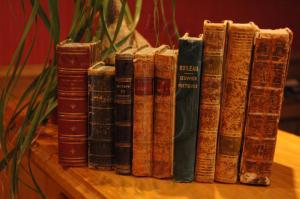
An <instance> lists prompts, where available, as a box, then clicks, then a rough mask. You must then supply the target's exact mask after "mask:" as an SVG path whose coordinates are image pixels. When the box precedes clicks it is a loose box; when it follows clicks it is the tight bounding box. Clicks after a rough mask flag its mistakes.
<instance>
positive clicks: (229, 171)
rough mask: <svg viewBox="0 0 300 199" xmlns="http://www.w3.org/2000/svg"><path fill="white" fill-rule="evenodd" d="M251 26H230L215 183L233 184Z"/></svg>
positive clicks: (238, 146)
mask: <svg viewBox="0 0 300 199" xmlns="http://www.w3.org/2000/svg"><path fill="white" fill-rule="evenodd" d="M257 29H258V28H257V26H255V25H254V24H253V23H247V24H235V23H229V27H228V31H229V32H228V49H227V55H226V64H225V68H224V83H223V95H222V102H221V116H220V126H219V135H218V148H217V158H216V171H215V181H218V182H223V183H236V182H237V176H238V163H239V156H240V150H241V141H242V136H243V130H244V118H245V111H246V100H247V90H248V77H249V72H250V63H251V55H252V49H253V41H254V35H255V33H256V31H257Z"/></svg>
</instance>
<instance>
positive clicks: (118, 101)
mask: <svg viewBox="0 0 300 199" xmlns="http://www.w3.org/2000/svg"><path fill="white" fill-rule="evenodd" d="M133 70H134V68H133V57H132V56H131V57H126V58H125V57H124V58H123V57H122V58H120V57H117V58H116V78H115V90H116V92H115V136H114V138H115V155H116V168H115V169H116V172H117V173H119V174H130V173H131V159H132V117H133Z"/></svg>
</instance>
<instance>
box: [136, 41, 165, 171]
mask: <svg viewBox="0 0 300 199" xmlns="http://www.w3.org/2000/svg"><path fill="white" fill-rule="evenodd" d="M166 47H167V46H161V47H159V48H150V47H149V48H145V49H142V50H141V51H138V52H137V53H136V54H135V58H134V105H133V140H132V144H133V151H132V153H133V154H132V155H133V156H132V174H133V175H135V176H152V164H153V159H152V153H153V104H154V96H153V95H154V93H153V91H154V88H153V87H154V82H153V80H154V56H155V53H156V52H160V51H161V50H163V49H164V48H166Z"/></svg>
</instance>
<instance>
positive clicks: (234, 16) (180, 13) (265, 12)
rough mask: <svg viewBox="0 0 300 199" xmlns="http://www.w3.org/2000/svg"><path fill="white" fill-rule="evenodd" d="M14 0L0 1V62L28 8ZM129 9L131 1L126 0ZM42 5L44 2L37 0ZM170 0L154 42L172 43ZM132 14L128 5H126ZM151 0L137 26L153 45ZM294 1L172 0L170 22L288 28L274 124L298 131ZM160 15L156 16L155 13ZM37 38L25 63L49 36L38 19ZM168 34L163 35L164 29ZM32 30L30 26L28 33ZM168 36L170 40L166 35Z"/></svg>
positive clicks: (68, 10) (64, 5)
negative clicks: (290, 35)
mask: <svg viewBox="0 0 300 199" xmlns="http://www.w3.org/2000/svg"><path fill="white" fill-rule="evenodd" d="M20 2H21V1H20V0H0V16H1V18H0V67H3V66H5V65H8V64H9V61H10V59H11V57H12V53H13V52H14V50H15V48H16V46H17V44H18V41H19V39H20V36H21V33H22V30H23V28H24V22H25V20H24V19H25V18H26V17H28V15H29V13H30V9H31V8H30V6H29V4H28V2H29V0H25V11H26V14H25V16H24V14H23V12H22V6H21V3H20ZM128 2H129V3H130V5H131V7H132V8H133V5H134V2H135V1H134V0H128ZM59 3H60V17H61V39H62V40H63V39H64V38H66V36H67V33H68V31H69V28H70V24H71V19H72V15H73V8H74V3H73V0H60V1H59ZM42 5H43V7H44V8H45V10H47V1H46V0H42ZM171 5H172V4H171V0H164V7H165V12H166V18H167V20H168V24H166V25H165V24H163V22H162V20H160V26H159V31H158V32H159V41H160V42H161V43H168V44H170V45H176V43H177V41H176V37H175V35H174V32H173V25H172V23H171V13H172V7H171ZM132 12H133V13H134V10H132ZM153 12H154V11H153V0H144V1H143V9H142V15H141V19H140V23H139V26H138V30H139V31H140V32H141V33H142V34H143V35H144V36H145V37H146V39H148V41H149V42H150V43H151V44H152V45H156V44H157V43H156V34H155V30H154V17H153ZM299 16H300V1H298V0H251V1H249V0H248V1H246V0H206V1H201V0H177V6H176V22H177V25H178V29H179V32H180V34H183V33H185V32H189V33H190V35H193V36H197V35H199V34H200V33H201V32H202V28H203V20H205V19H209V20H211V21H214V22H217V21H222V20H224V19H231V20H233V21H235V22H240V23H243V22H249V21H253V22H255V23H256V24H257V25H258V26H259V27H260V28H281V27H289V28H290V29H291V30H292V31H293V32H294V42H293V47H292V56H291V62H290V67H289V75H288V81H287V87H286V91H285V102H284V106H283V111H282V118H281V123H280V127H281V128H284V129H285V130H288V131H292V132H295V133H297V132H298V133H299V132H300V122H299V121H300V120H299V118H300V103H299V101H300V86H299V85H300V84H299V79H300V36H299V35H300V17H299ZM160 19H161V17H160ZM35 27H36V31H37V38H36V39H37V42H36V45H35V47H34V49H33V52H32V56H31V57H30V59H29V64H41V63H43V61H44V57H45V55H46V52H47V49H48V46H49V35H48V32H47V30H46V29H45V27H44V26H43V24H42V23H41V21H37V24H36V26H35ZM166 28H167V29H168V30H169V32H170V33H169V34H167V32H168V31H167V29H166ZM31 35H33V31H32V32H31ZM170 38H171V40H170Z"/></svg>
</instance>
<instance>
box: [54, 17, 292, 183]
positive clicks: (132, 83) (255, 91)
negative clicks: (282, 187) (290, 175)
mask: <svg viewBox="0 0 300 199" xmlns="http://www.w3.org/2000/svg"><path fill="white" fill-rule="evenodd" d="M291 43H292V32H291V31H290V29H288V28H284V29H276V30H269V29H259V28H258V27H257V26H256V25H255V24H254V23H252V22H250V23H245V24H240V23H233V22H232V21H229V20H227V21H224V22H222V23H211V22H210V21H207V20H206V21H204V30H203V34H201V35H200V36H199V37H190V36H189V35H188V34H185V35H184V36H183V37H181V38H180V39H179V45H178V46H179V47H178V50H175V49H170V48H169V47H168V46H167V45H162V46H160V47H158V48H152V47H142V48H139V49H136V48H131V47H128V48H126V49H124V50H122V51H120V52H118V53H117V54H116V58H115V66H106V65H105V63H103V62H98V61H99V57H100V56H99V54H100V52H99V45H98V43H72V42H71V43H66V42H65V43H61V44H59V45H58V47H57V48H58V50H57V57H58V66H57V67H58V130H59V136H58V137H59V161H60V164H62V165H63V166H89V167H92V168H98V169H102V170H112V169H114V170H115V171H116V173H118V174H123V175H130V174H132V175H134V176H152V177H155V178H174V179H175V181H177V182H191V181H193V180H195V181H197V182H207V183H211V182H214V181H217V182H223V183H237V182H241V183H245V184H255V185H269V184H270V175H271V168H272V163H273V157H274V151H275V144H276V134H277V126H278V121H279V117H280V110H281V104H282V100H283V89H284V85H285V80H286V75H287V67H288V61H289V55H290V49H291Z"/></svg>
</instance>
